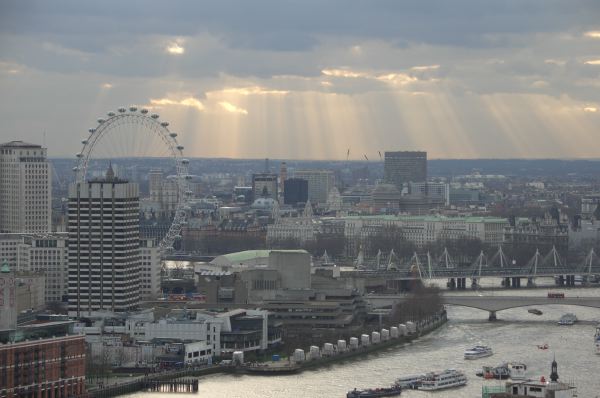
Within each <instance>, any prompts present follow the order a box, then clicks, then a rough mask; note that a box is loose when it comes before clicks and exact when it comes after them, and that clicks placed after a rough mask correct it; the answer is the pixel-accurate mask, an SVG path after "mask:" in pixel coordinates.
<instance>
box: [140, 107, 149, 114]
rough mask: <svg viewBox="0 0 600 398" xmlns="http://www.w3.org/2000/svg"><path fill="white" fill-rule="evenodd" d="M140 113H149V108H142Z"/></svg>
mask: <svg viewBox="0 0 600 398" xmlns="http://www.w3.org/2000/svg"><path fill="white" fill-rule="evenodd" d="M140 113H143V114H144V115H145V114H146V113H148V109H145V108H142V110H141V111H140Z"/></svg>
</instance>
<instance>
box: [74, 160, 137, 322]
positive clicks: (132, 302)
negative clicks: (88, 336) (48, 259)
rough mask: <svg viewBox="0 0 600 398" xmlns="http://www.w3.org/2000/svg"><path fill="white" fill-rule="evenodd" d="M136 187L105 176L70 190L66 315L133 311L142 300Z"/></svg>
mask: <svg viewBox="0 0 600 398" xmlns="http://www.w3.org/2000/svg"><path fill="white" fill-rule="evenodd" d="M139 207H140V203H139V188H138V184H135V183H129V182H127V181H126V180H121V179H119V178H115V176H114V173H113V171H112V168H110V167H109V169H108V171H107V173H106V177H105V178H103V179H96V180H91V181H88V182H85V183H73V184H71V185H70V186H69V315H70V316H77V317H80V316H90V315H92V314H93V313H95V312H97V311H102V310H106V311H112V312H124V311H129V310H133V309H135V308H136V307H137V305H138V303H139V301H140V273H141V270H140V267H141V259H140V222H139Z"/></svg>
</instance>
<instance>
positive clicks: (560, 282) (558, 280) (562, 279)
mask: <svg viewBox="0 0 600 398" xmlns="http://www.w3.org/2000/svg"><path fill="white" fill-rule="evenodd" d="M555 280H556V284H557V285H558V286H562V285H564V284H565V277H564V275H559V276H558V278H555Z"/></svg>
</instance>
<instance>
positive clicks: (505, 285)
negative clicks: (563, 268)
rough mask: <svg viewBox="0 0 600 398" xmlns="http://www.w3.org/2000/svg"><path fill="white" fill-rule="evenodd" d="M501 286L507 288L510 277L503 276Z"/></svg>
mask: <svg viewBox="0 0 600 398" xmlns="http://www.w3.org/2000/svg"><path fill="white" fill-rule="evenodd" d="M502 286H504V287H505V288H506V289H508V288H509V287H510V278H508V277H507V278H504V280H503V281H502Z"/></svg>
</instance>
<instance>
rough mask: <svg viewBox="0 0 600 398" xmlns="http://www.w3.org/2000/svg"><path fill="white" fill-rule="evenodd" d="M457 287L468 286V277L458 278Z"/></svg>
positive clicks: (461, 288)
mask: <svg viewBox="0 0 600 398" xmlns="http://www.w3.org/2000/svg"><path fill="white" fill-rule="evenodd" d="M456 288H457V289H459V290H465V289H466V288H467V278H456Z"/></svg>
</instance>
